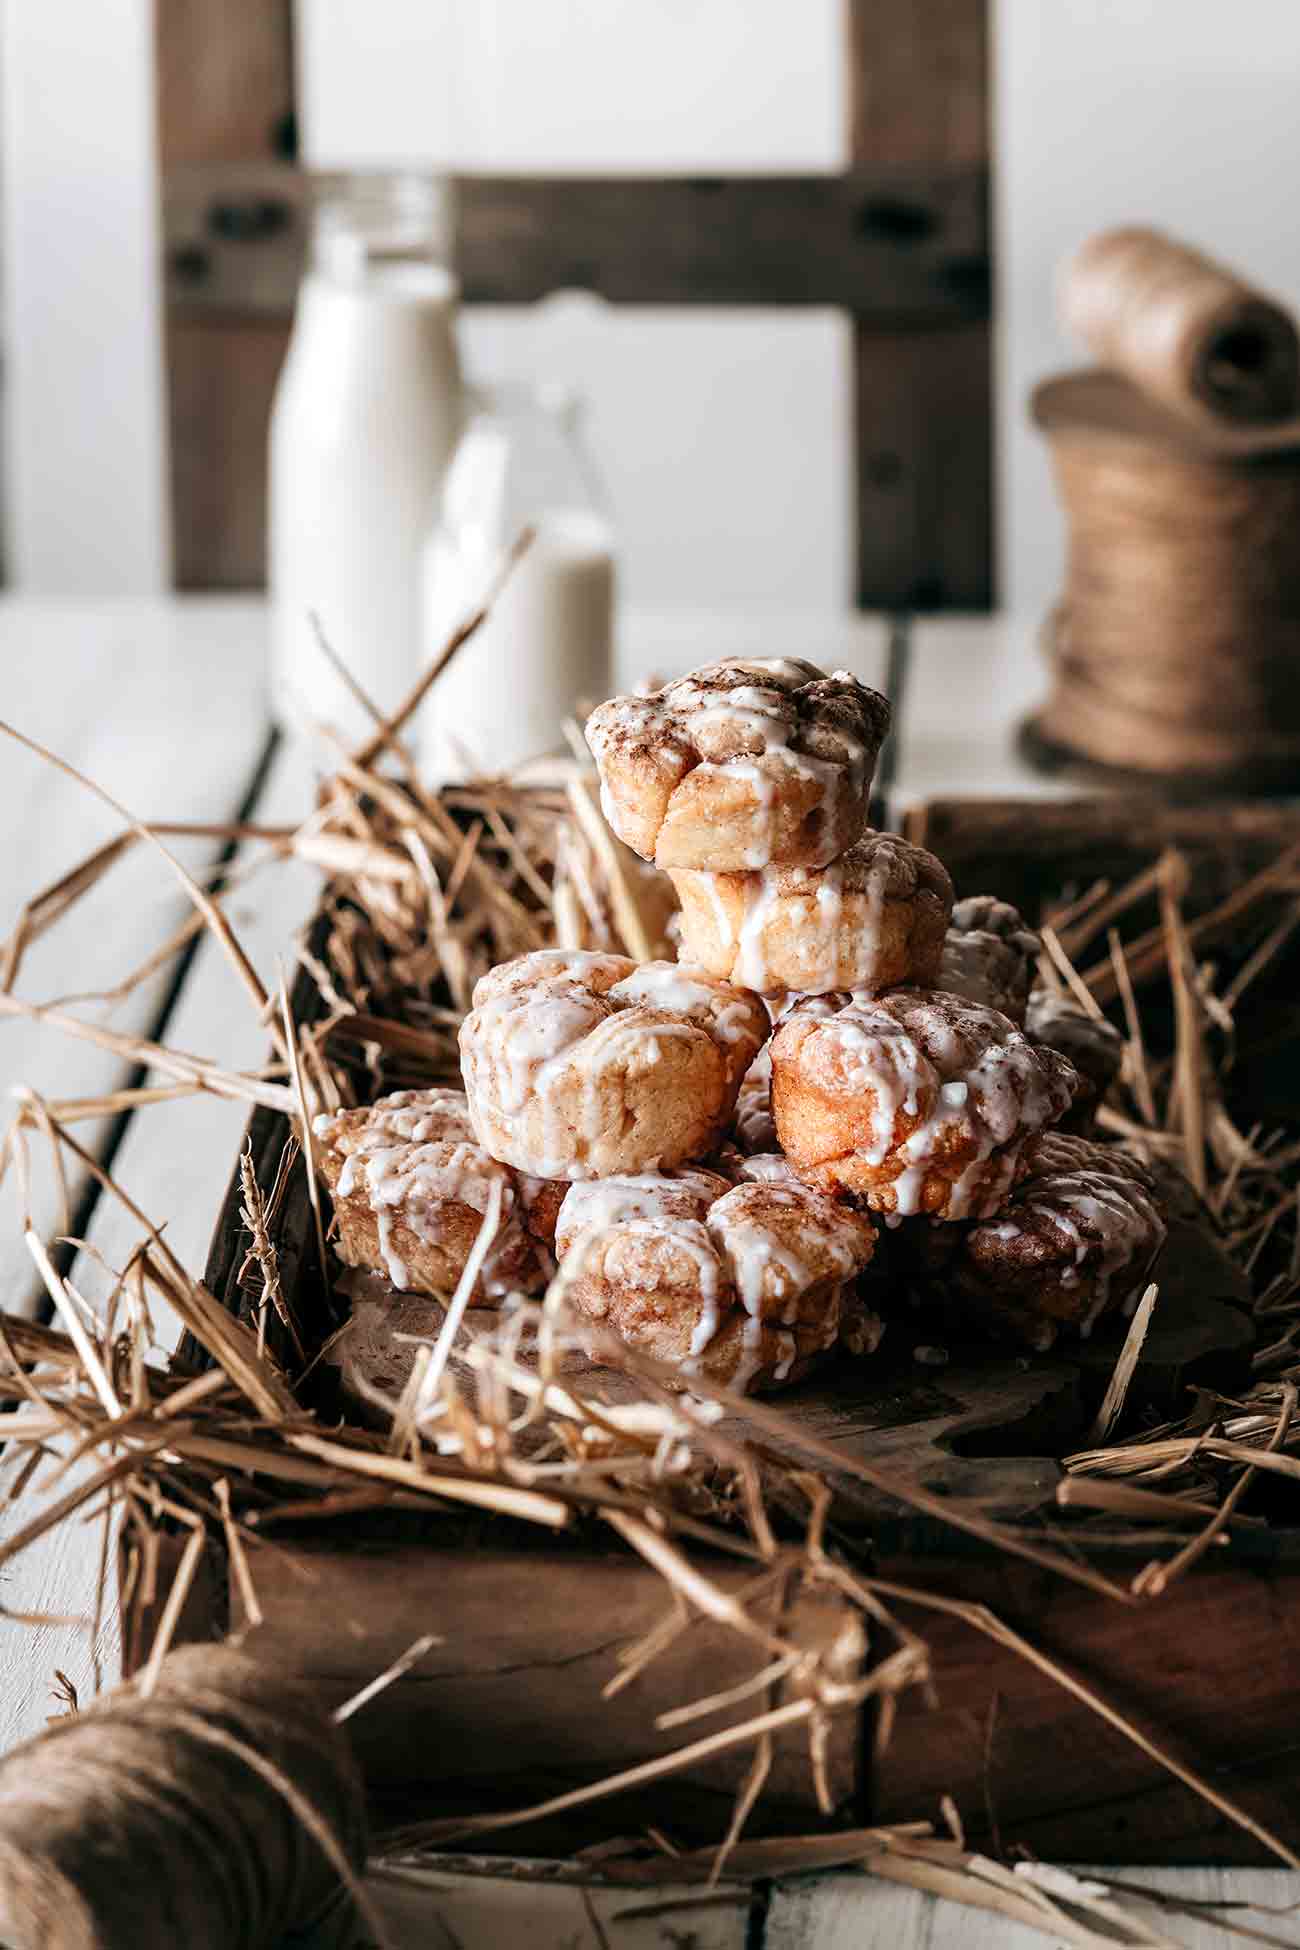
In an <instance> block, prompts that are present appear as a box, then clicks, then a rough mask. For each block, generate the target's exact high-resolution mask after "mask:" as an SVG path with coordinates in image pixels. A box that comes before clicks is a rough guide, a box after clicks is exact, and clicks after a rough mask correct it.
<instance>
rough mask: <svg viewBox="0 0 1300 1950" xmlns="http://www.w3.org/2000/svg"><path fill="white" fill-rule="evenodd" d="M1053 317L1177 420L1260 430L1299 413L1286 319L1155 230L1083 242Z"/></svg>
mask: <svg viewBox="0 0 1300 1950" xmlns="http://www.w3.org/2000/svg"><path fill="white" fill-rule="evenodd" d="M1060 312H1061V319H1062V323H1063V324H1064V326H1065V328H1066V330H1067V332H1070V333H1073V334H1074V336H1075V337H1077V338H1079V339H1081V340H1082V342H1083V343H1084V345H1086V346H1087V348H1088V350H1089V351H1090V352H1091V353H1092V355H1093V357H1094V358H1095V359H1096V360H1097V362H1098V364H1099V365H1102V366H1105V367H1108V368H1109V369H1111V370H1112V371H1114V372H1120V373H1123V374H1124V375H1125V376H1126V377H1127V378H1129V379H1131V380H1132V381H1133V383H1134V384H1135V385H1136V386H1137V387H1138V388H1139V389H1140V390H1141V391H1142V392H1144V393H1146V394H1147V395H1148V396H1149V397H1150V398H1151V399H1154V400H1159V401H1161V402H1162V403H1163V404H1164V405H1166V406H1168V407H1169V408H1170V409H1171V411H1173V412H1175V413H1177V414H1180V415H1182V416H1185V417H1189V418H1192V419H1199V420H1206V419H1211V420H1213V421H1220V422H1228V423H1236V424H1241V425H1267V424H1269V423H1271V422H1276V421H1279V420H1283V419H1286V418H1288V417H1289V416H1290V415H1291V414H1292V413H1294V412H1295V411H1296V410H1297V407H1300V342H1298V341H1297V334H1296V328H1295V324H1294V322H1293V320H1292V319H1291V318H1290V317H1289V316H1288V315H1287V313H1286V312H1285V311H1283V310H1282V309H1281V307H1280V306H1278V305H1276V304H1274V303H1273V302H1272V301H1271V300H1270V299H1268V298H1265V297H1264V296H1263V295H1262V294H1261V293H1259V292H1257V291H1255V290H1253V289H1252V288H1251V287H1250V286H1249V285H1247V284H1244V283H1243V282H1242V281H1241V279H1240V278H1237V277H1234V276H1233V274H1232V273H1231V272H1230V271H1226V270H1224V269H1223V268H1222V267H1221V266H1220V265H1217V264H1214V263H1212V262H1211V261H1210V259H1209V258H1207V257H1202V255H1201V254H1200V252H1199V251H1194V250H1191V249H1189V248H1188V247H1187V246H1186V245H1184V244H1179V243H1176V242H1175V241H1174V240H1173V239H1172V238H1169V237H1165V236H1162V235H1161V233H1160V232H1159V231H1156V230H1146V229H1139V228H1135V227H1134V228H1126V229H1122V230H1108V231H1103V232H1102V233H1101V234H1100V235H1099V236H1096V237H1090V238H1089V239H1088V241H1087V242H1086V243H1085V244H1084V245H1083V246H1082V248H1081V249H1080V250H1079V251H1078V252H1077V253H1076V255H1075V256H1074V257H1073V258H1072V259H1071V260H1070V261H1069V262H1068V263H1067V264H1066V266H1065V268H1064V271H1063V273H1062V277H1061V286H1060Z"/></svg>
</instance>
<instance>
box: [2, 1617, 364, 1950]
mask: <svg viewBox="0 0 1300 1950" xmlns="http://www.w3.org/2000/svg"><path fill="white" fill-rule="evenodd" d="M364 1859H365V1820H364V1803H363V1794H362V1786H361V1781H360V1777H359V1774H358V1772H357V1768H356V1764H355V1762H354V1760H353V1758H352V1753H351V1749H350V1747H349V1745H348V1743H347V1740H346V1738H345V1736H344V1735H343V1733H342V1732H341V1731H340V1730H339V1729H338V1728H337V1727H336V1726H335V1725H334V1723H333V1722H332V1721H331V1719H330V1718H329V1716H328V1714H327V1713H326V1712H325V1711H324V1709H323V1708H322V1706H321V1705H320V1703H319V1701H318V1700H317V1699H316V1697H315V1696H314V1695H313V1693H312V1692H311V1691H310V1690H309V1689H308V1688H306V1687H304V1686H303V1685H301V1684H299V1683H297V1682H295V1681H294V1679H293V1678H292V1677H291V1676H290V1675H288V1674H287V1673H285V1672H284V1671H283V1670H282V1669H278V1668H277V1667H275V1666H274V1665H273V1664H271V1665H268V1664H266V1663H263V1662H261V1661H256V1660H253V1659H250V1658H248V1657H245V1656H244V1655H242V1654H240V1653H237V1652H231V1651H228V1650H225V1649H224V1648H221V1647H215V1646H214V1647H209V1646H201V1647H198V1646H196V1647H190V1648H186V1649H185V1650H182V1651H177V1652H173V1653H172V1654H171V1655H170V1656H169V1657H168V1658H167V1659H166V1660H164V1661H163V1663H162V1665H161V1667H160V1668H159V1672H158V1677H157V1682H156V1684H155V1685H154V1687H153V1689H152V1691H151V1692H150V1693H149V1694H148V1695H147V1696H146V1695H145V1694H144V1693H143V1692H142V1691H141V1690H140V1688H139V1686H138V1685H134V1684H133V1685H128V1686H124V1687H120V1688H119V1689H118V1690H117V1691H116V1692H114V1693H111V1694H108V1695H106V1696H105V1697H104V1699H103V1700H102V1701H97V1702H96V1703H95V1704H93V1705H92V1706H90V1707H88V1708H87V1709H86V1710H85V1711H82V1712H78V1713H73V1714H69V1715H68V1716H67V1717H66V1718H64V1719H60V1720H58V1721H56V1722H55V1723H54V1724H53V1725H52V1726H51V1727H49V1728H48V1729H47V1730H46V1731H45V1732H44V1733H42V1734H40V1735H39V1736H38V1737H37V1738H36V1739H34V1740H31V1741H29V1742H27V1744H26V1745H24V1746H22V1747H19V1748H16V1749H15V1750H14V1751H13V1752H12V1753H10V1754H9V1755H7V1756H6V1758H5V1759H4V1761H3V1762H2V1763H0V1943H2V1944H4V1945H5V1947H6V1950H150V1946H153V1945H164V1944H166V1945H175V1946H177V1950H182V1947H183V1950H273V1946H278V1945H280V1944H282V1943H283V1942H285V1941H286V1940H290V1941H292V1940H293V1938H294V1936H295V1934H296V1933H303V1932H307V1931H311V1930H315V1929H318V1928H319V1927H320V1926H321V1925H322V1920H323V1919H325V1918H327V1917H330V1916H331V1915H336V1914H337V1913H338V1911H339V1908H340V1898H341V1894H342V1891H343V1889H344V1885H345V1884H347V1883H348V1882H349V1880H351V1881H352V1882H353V1883H354V1882H355V1878H356V1876H357V1874H358V1873H359V1871H360V1869H361V1866H362V1863H363V1862H364ZM345 1907H346V1908H347V1909H348V1910H349V1912H350V1910H351V1906H350V1904H348V1905H345ZM350 1928H351V1925H350V1923H349V1924H348V1933H347V1934H345V1935H344V1936H343V1937H342V1939H341V1940H343V1941H347V1940H349V1935H350Z"/></svg>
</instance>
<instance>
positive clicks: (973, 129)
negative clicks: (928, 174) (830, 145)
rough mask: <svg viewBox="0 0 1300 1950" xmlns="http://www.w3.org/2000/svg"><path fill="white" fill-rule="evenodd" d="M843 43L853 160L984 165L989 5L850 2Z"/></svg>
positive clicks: (976, 0) (929, 0)
mask: <svg viewBox="0 0 1300 1950" xmlns="http://www.w3.org/2000/svg"><path fill="white" fill-rule="evenodd" d="M848 35H849V50H848V59H849V67H850V70H851V73H852V77H853V81H852V87H851V91H850V97H849V144H850V147H851V149H852V152H853V154H854V155H855V156H857V157H859V158H866V157H871V158H872V159H873V160H875V161H877V162H896V163H954V164H963V163H964V164H978V163H982V162H985V161H987V159H988V154H989V54H988V41H989V23H988V0H849V7H848Z"/></svg>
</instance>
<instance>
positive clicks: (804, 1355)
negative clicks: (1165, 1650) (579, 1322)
mask: <svg viewBox="0 0 1300 1950" xmlns="http://www.w3.org/2000/svg"><path fill="white" fill-rule="evenodd" d="M874 1245H875V1229H874V1227H873V1226H872V1225H871V1223H870V1221H869V1220H867V1219H866V1218H865V1217H864V1216H863V1215H862V1214H860V1213H856V1212H853V1211H851V1210H850V1209H849V1208H848V1207H846V1206H843V1205H839V1204H837V1203H835V1201H833V1200H831V1199H828V1198H826V1197H824V1196H823V1195H822V1194H820V1193H818V1192H815V1191H811V1190H809V1189H808V1188H807V1187H805V1186H802V1185H799V1184H797V1182H794V1181H793V1180H791V1181H790V1182H780V1183H777V1182H745V1183H741V1184H739V1185H732V1184H730V1183H729V1182H728V1180H727V1179H726V1178H725V1177H723V1176H722V1175H721V1174H719V1173H714V1172H709V1171H705V1170H702V1169H699V1168H691V1169H686V1170H681V1171H677V1172H667V1173H654V1172H650V1173H641V1174H637V1175H630V1176H626V1177H622V1178H611V1179H604V1180H601V1181H599V1182H596V1183H591V1182H588V1183H584V1184H577V1185H574V1186H573V1187H572V1189H571V1190H570V1192H569V1195H568V1197H567V1198H566V1199H565V1202H564V1205H563V1207H562V1208H561V1212H560V1218H559V1223H558V1225H557V1227H556V1248H557V1252H558V1254H559V1256H560V1261H561V1268H562V1273H563V1275H564V1278H565V1281H566V1285H567V1289H568V1292H569V1294H570V1297H571V1298H572V1299H573V1300H574V1301H575V1302H576V1304H577V1305H578V1307H579V1308H580V1309H581V1310H582V1311H583V1312H584V1313H585V1314H586V1315H587V1316H588V1317H589V1318H590V1319H591V1320H592V1321H594V1322H599V1323H600V1324H601V1325H602V1326H603V1327H606V1328H608V1329H610V1330H612V1332H613V1333H614V1334H616V1335H617V1336H618V1337H619V1339H621V1340H622V1341H624V1342H625V1343H626V1344H627V1345H628V1346H630V1347H633V1348H637V1349H640V1350H642V1351H643V1352H645V1353H647V1354H650V1355H652V1356H653V1357H654V1358H655V1359H657V1360H660V1361H663V1362H666V1363H668V1364H669V1365H671V1366H674V1367H677V1368H679V1369H680V1371H681V1386H682V1387H683V1388H689V1386H690V1384H691V1379H692V1377H694V1376H699V1375H704V1376H706V1377H707V1378H708V1379H710V1380H713V1381H716V1382H719V1383H722V1384H725V1385H727V1386H729V1387H733V1388H737V1389H739V1390H741V1391H750V1392H756V1391H759V1390H763V1389H769V1388H774V1387H780V1386H783V1385H787V1384H789V1383H790V1382H793V1381H795V1380H797V1379H798V1378H799V1377H800V1376H801V1375H802V1374H803V1373H804V1372H806V1370H807V1368H808V1367H809V1365H810V1364H811V1363H812V1361H813V1360H814V1359H816V1358H817V1357H818V1356H819V1355H820V1354H822V1353H825V1352H826V1351H827V1350H828V1349H829V1348H831V1347H833V1346H834V1345H835V1343H836V1341H837V1340H838V1338H839V1336H840V1332H841V1328H842V1326H843V1325H844V1323H845V1320H846V1318H848V1317H851V1318H852V1320H853V1322H854V1324H855V1331H856V1332H857V1333H858V1336H859V1340H860V1342H862V1343H863V1344H865V1342H866V1340H868V1339H869V1338H870V1336H869V1335H868V1334H867V1333H866V1332H865V1329H866V1327H867V1325H868V1324H869V1323H868V1322H867V1319H866V1310H864V1309H863V1308H862V1307H861V1306H860V1305H859V1304H858V1303H857V1300H856V1296H855V1295H854V1294H853V1292H852V1283H853V1282H854V1281H855V1280H856V1278H857V1276H858V1274H860V1273H861V1272H862V1271H863V1269H864V1268H865V1267H866V1265H867V1264H868V1262H869V1261H870V1258H871V1254H872V1250H873V1248H874ZM876 1329H877V1332H876V1338H877V1339H878V1338H879V1333H880V1332H882V1331H883V1329H880V1328H879V1323H878V1322H877V1323H876ZM597 1352H598V1354H599V1352H600V1350H599V1349H598V1350H597Z"/></svg>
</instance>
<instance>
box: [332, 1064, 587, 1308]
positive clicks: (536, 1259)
mask: <svg viewBox="0 0 1300 1950" xmlns="http://www.w3.org/2000/svg"><path fill="white" fill-rule="evenodd" d="M468 1129H469V1120H468V1110H467V1106H466V1103H465V1099H464V1097H463V1096H461V1094H460V1092H459V1091H451V1090H431V1091H402V1092H398V1093H395V1094H394V1095H393V1096H390V1097H384V1098H381V1099H380V1100H379V1102H378V1103H376V1104H373V1105H371V1106H370V1107H369V1108H367V1109H361V1110H344V1111H339V1112H337V1113H336V1114H334V1115H333V1116H330V1115H324V1116H321V1117H318V1118H317V1119H316V1123H315V1126H314V1136H315V1139H316V1156H317V1162H318V1164H319V1167H320V1173H321V1176H322V1178H323V1179H324V1181H325V1183H326V1185H327V1186H328V1188H329V1190H330V1193H331V1195H332V1197H333V1201H334V1214H335V1219H336V1221H337V1235H336V1240H335V1247H336V1251H337V1252H338V1256H339V1258H340V1259H341V1260H342V1261H343V1263H344V1265H345V1266H356V1267H363V1268H367V1269H370V1270H372V1271H375V1272H380V1273H383V1274H384V1275H385V1276H386V1277H387V1279H388V1280H389V1281H390V1282H391V1283H392V1285H393V1286H394V1287H396V1288H398V1289H399V1290H400V1291H404V1292H407V1293H427V1294H430V1295H433V1296H434V1297H436V1298H439V1299H446V1298H448V1297H449V1296H450V1295H451V1293H452V1292H454V1290H455V1288H456V1285H457V1283H458V1281H459V1279H460V1276H461V1273H462V1272H463V1270H464V1267H465V1262H466V1261H467V1260H468V1258H469V1255H470V1253H471V1252H472V1250H473V1248H474V1245H475V1243H476V1241H477V1239H478V1235H479V1231H480V1229H481V1227H482V1224H483V1219H484V1215H485V1214H486V1212H487V1210H488V1203H489V1199H490V1197H491V1194H492V1187H493V1186H494V1185H495V1186H496V1187H497V1188H498V1191H499V1196H500V1221H499V1224H498V1228H497V1232H496V1234H495V1237H494V1238H493V1240H492V1243H491V1245H490V1247H489V1248H488V1252H487V1256H486V1258H485V1259H484V1262H483V1267H482V1270H481V1272H480V1275H479V1278H478V1280H477V1281H476V1283H475V1287H474V1294H473V1298H474V1302H475V1304H476V1305H478V1306H491V1305H493V1304H495V1303H496V1302H497V1301H499V1300H500V1299H501V1298H502V1297H503V1296H504V1295H505V1294H507V1293H512V1292H518V1293H535V1292H537V1291H538V1290H539V1289H540V1288H541V1287H543V1286H544V1285H545V1284H546V1282H547V1280H548V1279H549V1278H550V1275H551V1273H552V1271H553V1263H552V1259H551V1255H550V1252H549V1251H548V1249H547V1247H546V1245H545V1243H544V1242H543V1241H542V1240H541V1239H539V1238H538V1236H537V1235H536V1234H535V1233H534V1232H532V1231H531V1230H530V1229H529V1226H528V1222H527V1212H526V1209H525V1207H524V1203H523V1200H522V1198H521V1195H520V1188H519V1184H518V1181H517V1179H516V1177H515V1174H514V1173H513V1172H512V1171H510V1170H509V1169H508V1167H506V1166H505V1165H502V1164H499V1163H498V1162H497V1161H496V1160H495V1159H494V1158H491V1157H489V1156H488V1154H487V1152H486V1151H485V1150H484V1149H483V1148H482V1146H481V1145H479V1144H477V1143H475V1142H474V1140H473V1138H472V1137H465V1136H463V1135H458V1133H460V1132H464V1131H467V1130H468ZM407 1132H413V1133H415V1135H405V1133H407ZM423 1133H429V1135H422V1134H423ZM438 1133H443V1135H438Z"/></svg>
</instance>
